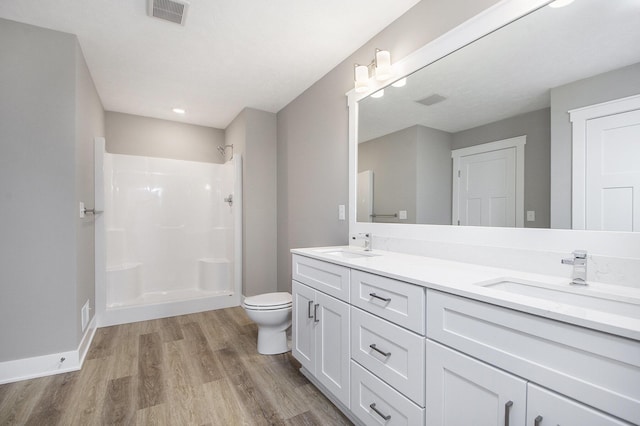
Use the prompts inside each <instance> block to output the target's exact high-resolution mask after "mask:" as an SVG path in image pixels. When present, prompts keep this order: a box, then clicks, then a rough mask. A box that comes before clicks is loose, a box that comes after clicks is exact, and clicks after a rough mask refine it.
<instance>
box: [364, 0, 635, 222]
mask: <svg viewBox="0 0 640 426" xmlns="http://www.w3.org/2000/svg"><path fill="white" fill-rule="evenodd" d="M639 18H640V2H638V1H637V0H612V1H603V0H577V1H575V2H574V3H572V4H571V5H569V6H567V7H564V8H560V9H555V8H549V7H543V8H541V9H539V10H536V11H534V12H532V13H530V14H528V15H527V16H524V17H522V18H520V19H519V20H517V21H514V22H512V23H511V24H509V25H507V26H505V27H503V28H501V29H499V30H497V31H494V32H492V33H491V34H488V35H487V36H485V37H483V38H481V39H479V40H476V41H475V42H473V43H471V44H469V45H467V46H465V47H463V48H462V49H459V50H457V51H456V52H453V53H451V54H449V55H448V56H446V57H444V58H442V59H440V60H438V61H436V62H434V63H432V64H430V65H428V66H426V67H424V68H422V69H421V70H418V71H416V72H415V73H413V74H411V75H410V76H408V77H407V79H406V84H405V85H404V86H402V87H394V86H393V85H391V86H388V87H386V88H385V92H384V96H383V97H381V98H372V97H370V96H369V97H367V98H364V99H362V100H360V101H359V102H358V123H357V142H358V147H357V173H358V178H357V179H358V180H357V187H358V189H357V206H356V209H357V210H356V217H357V221H358V222H398V223H412V224H413V223H424V224H440V225H451V224H455V225H457V224H460V225H483V226H524V227H533V228H564V229H570V228H571V227H572V197H571V195H572V161H573V160H574V159H572V131H571V122H570V114H569V111H572V110H575V109H578V108H582V107H586V106H589V105H594V104H599V103H602V102H607V101H611V100H615V99H620V98H626V97H629V96H633V95H638V94H640V48H639V44H638V42H639V41H640V25H638V22H640V19H639ZM625 128H626V129H627V130H625V132H626V133H625V134H622V133H624V132H617V133H616V132H611V135H613V136H611V137H616V138H623V139H624V140H623V141H618V142H615V143H611V144H609V146H610V147H617V148H616V149H618V151H615V152H614V149H613V148H611V150H610V152H608V154H607V153H605V152H604V151H603V155H605V156H607V155H608V158H610V159H613V158H623V157H624V153H625V152H629V153H633V152H636V153H638V152H640V149H638V148H637V147H638V145H640V123H635V124H633V123H631V124H627V125H625ZM614 133H615V135H614ZM520 137H522V138H520ZM514 138H517V139H518V141H519V142H518V143H521V144H522V147H521V151H522V152H520V153H518V149H519V148H518V147H517V146H515V145H514V146H509V143H510V142H509V141H511V142H513V141H514V140H515V139H514ZM633 141H635V142H633ZM634 147H635V148H634ZM621 150H622V151H621ZM636 155H637V154H636ZM456 159H457V160H456ZM454 163H455V164H456V166H459V167H456V168H455V169H454ZM608 164H616V162H615V161H609V162H608ZM635 164H637V165H638V168H639V169H636V170H635V171H632V172H631V173H630V174H629V177H628V181H627V182H625V183H623V184H622V185H623V186H625V188H629V187H630V188H631V190H630V191H626V192H624V191H623V192H624V193H625V194H630V195H629V197H631V198H628V197H627V196H626V195H625V196H624V197H627V198H625V199H624V200H622V201H620V200H618V203H619V205H625V206H626V205H628V206H630V207H629V209H630V211H631V213H629V214H633V210H634V205H633V202H635V203H636V204H637V205H635V212H636V213H635V214H636V215H638V214H639V213H638V212H640V201H638V200H639V199H640V196H638V192H637V191H639V190H640V183H639V182H640V160H638V161H636V162H635ZM621 167H622V166H621ZM624 168H628V165H626V164H625V165H624ZM612 170H613V172H612V173H617V172H618V171H616V170H615V168H614V169H612ZM603 173H604V172H603ZM520 175H522V176H523V177H519V176H520ZM634 181H635V184H634V183H633V182H634ZM576 184H578V185H584V184H588V182H586V183H582V182H573V185H576ZM633 191H636V195H635V200H636V201H632V202H631V204H629V203H630V202H629V199H633ZM623 192H620V191H617V192H616V194H622V193H623ZM624 197H623V198H624ZM603 199H605V201H606V200H607V199H611V200H615V197H611V196H603ZM607 202H609V201H607ZM609 204H610V205H613V204H611V202H609ZM603 208H604V207H603ZM611 210H612V211H617V212H619V211H620V208H619V207H613V208H611ZM624 215H627V213H624V214H623V216H624ZM627 219H628V218H627ZM635 220H636V222H637V223H636V225H635V226H636V228H635V230H639V229H638V227H640V218H636V219H635ZM631 222H633V220H632V221H631ZM596 228H597V227H596ZM598 229H602V228H598ZM617 230H631V229H617Z"/></svg>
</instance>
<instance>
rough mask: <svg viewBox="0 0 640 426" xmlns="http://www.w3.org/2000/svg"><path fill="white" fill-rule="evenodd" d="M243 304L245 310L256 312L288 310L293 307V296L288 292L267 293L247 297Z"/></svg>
mask: <svg viewBox="0 0 640 426" xmlns="http://www.w3.org/2000/svg"><path fill="white" fill-rule="evenodd" d="M242 304H243V306H244V308H245V309H250V310H254V311H273V310H278V309H287V308H290V307H291V306H292V305H293V303H292V298H291V294H290V293H287V292H277V293H265V294H259V295H257V296H251V297H247V298H245V299H244V302H243V303H242Z"/></svg>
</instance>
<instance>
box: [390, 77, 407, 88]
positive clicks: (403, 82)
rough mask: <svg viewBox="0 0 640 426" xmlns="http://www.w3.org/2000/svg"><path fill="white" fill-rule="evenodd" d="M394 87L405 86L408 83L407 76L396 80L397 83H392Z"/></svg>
mask: <svg viewBox="0 0 640 426" xmlns="http://www.w3.org/2000/svg"><path fill="white" fill-rule="evenodd" d="M391 85H392V86H393V87H404V86H406V85H407V78H406V77H405V78H401V79H400V80H398V81H396V82H395V83H392V84H391Z"/></svg>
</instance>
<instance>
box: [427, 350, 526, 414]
mask: <svg viewBox="0 0 640 426" xmlns="http://www.w3.org/2000/svg"><path fill="white" fill-rule="evenodd" d="M426 353H427V357H426V358H427V364H426V375H427V392H426V396H427V398H426V400H427V401H426V402H427V403H426V406H427V410H426V414H427V424H428V425H433V426H435V425H439V426H450V425H474V426H503V425H511V426H522V425H524V424H525V414H526V399H527V383H526V382H525V381H524V380H521V379H519V378H517V377H515V376H512V375H511V374H508V373H505V372H504V371H501V370H498V369H496V368H493V367H491V366H490V365H488V364H485V363H483V362H480V361H477V360H475V359H473V358H471V357H468V356H466V355H463V354H461V353H460V352H457V351H454V350H452V349H449V348H447V347H445V346H442V345H440V344H438V343H435V342H433V341H431V340H427V350H426Z"/></svg>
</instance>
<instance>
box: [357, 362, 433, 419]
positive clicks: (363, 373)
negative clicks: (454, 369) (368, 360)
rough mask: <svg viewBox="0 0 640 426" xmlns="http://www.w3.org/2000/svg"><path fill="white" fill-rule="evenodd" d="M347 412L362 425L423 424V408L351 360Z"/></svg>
mask: <svg viewBox="0 0 640 426" xmlns="http://www.w3.org/2000/svg"><path fill="white" fill-rule="evenodd" d="M374 408H375V410H374ZM376 410H377V412H376ZM351 411H352V412H353V414H355V415H356V417H358V419H360V420H361V421H362V422H363V423H364V424H366V425H394V426H395V425H408V426H409V425H422V424H424V408H420V407H418V406H417V405H415V404H414V403H413V402H411V401H409V400H408V399H407V398H405V397H404V396H403V395H401V394H400V393H398V391H396V390H395V389H393V388H391V387H390V386H389V385H387V384H386V383H384V382H383V381H382V380H380V379H378V378H377V377H376V376H374V375H373V374H371V373H369V372H368V371H367V370H365V369H364V368H363V367H361V366H360V365H359V364H358V363H357V362H354V361H351ZM385 416H386V418H385Z"/></svg>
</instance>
